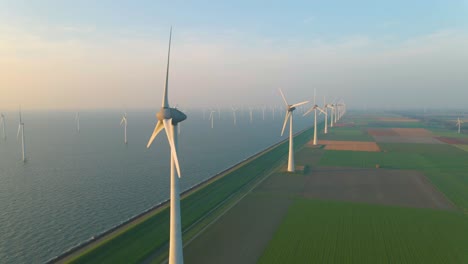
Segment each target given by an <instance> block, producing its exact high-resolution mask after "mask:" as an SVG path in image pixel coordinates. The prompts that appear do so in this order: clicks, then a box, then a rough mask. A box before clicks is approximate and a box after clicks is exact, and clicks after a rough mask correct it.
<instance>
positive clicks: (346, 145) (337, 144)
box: [308, 140, 380, 152]
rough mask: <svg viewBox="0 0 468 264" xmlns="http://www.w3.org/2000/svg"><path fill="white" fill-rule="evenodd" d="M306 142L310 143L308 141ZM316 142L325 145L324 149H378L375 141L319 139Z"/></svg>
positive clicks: (374, 150)
mask: <svg viewBox="0 0 468 264" xmlns="http://www.w3.org/2000/svg"><path fill="white" fill-rule="evenodd" d="M308 144H309V145H310V144H312V143H311V142H309V143H308ZM318 144H319V145H325V149H327V150H351V151H373V152H379V151H380V148H379V146H378V145H377V143H375V142H364V141H338V140H319V141H318Z"/></svg>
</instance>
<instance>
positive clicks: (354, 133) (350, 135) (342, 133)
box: [319, 127, 374, 141]
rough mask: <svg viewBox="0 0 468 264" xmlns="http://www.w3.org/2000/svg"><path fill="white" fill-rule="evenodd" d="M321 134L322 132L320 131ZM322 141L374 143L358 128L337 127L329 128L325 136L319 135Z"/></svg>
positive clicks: (370, 137)
mask: <svg viewBox="0 0 468 264" xmlns="http://www.w3.org/2000/svg"><path fill="white" fill-rule="evenodd" d="M320 131H321V132H322V131H323V130H320ZM319 139H323V140H345V141H374V138H372V136H371V135H369V134H367V132H366V131H365V130H363V129H362V128H360V127H338V128H336V129H335V128H330V129H329V131H328V133H327V134H326V135H323V134H322V135H320V136H319Z"/></svg>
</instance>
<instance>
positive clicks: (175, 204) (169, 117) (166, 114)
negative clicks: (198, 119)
mask: <svg viewBox="0 0 468 264" xmlns="http://www.w3.org/2000/svg"><path fill="white" fill-rule="evenodd" d="M171 37H172V27H171V33H170V35H169V51H168V53H167V70H166V85H165V87H164V96H163V100H162V107H161V110H160V111H159V112H158V113H157V114H156V118H157V119H158V123H157V124H156V127H155V128H154V131H153V134H152V135H151V138H150V140H149V141H148V145H147V148H149V147H150V146H151V143H152V142H153V140H154V138H155V137H156V136H157V135H158V133H159V132H161V130H163V129H164V130H165V131H166V136H167V140H168V141H169V146H170V148H171V204H170V209H171V212H170V217H171V219H170V235H169V263H170V264H180V263H184V256H183V245H182V225H181V219H180V190H179V177H180V166H179V159H178V157H177V134H176V133H174V127H177V124H179V123H180V122H182V121H184V120H185V119H186V118H187V116H186V115H185V114H184V113H182V112H181V111H179V110H177V109H176V108H171V107H170V106H169V101H168V79H169V58H170V54H171ZM176 172H177V175H178V176H179V177H176Z"/></svg>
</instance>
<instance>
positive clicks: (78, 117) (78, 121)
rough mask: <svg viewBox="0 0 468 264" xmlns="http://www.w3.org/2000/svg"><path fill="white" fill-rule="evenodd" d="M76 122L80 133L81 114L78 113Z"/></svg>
mask: <svg viewBox="0 0 468 264" xmlns="http://www.w3.org/2000/svg"><path fill="white" fill-rule="evenodd" d="M75 121H76V131H77V132H78V133H80V112H76V115H75Z"/></svg>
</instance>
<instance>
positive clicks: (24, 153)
mask: <svg viewBox="0 0 468 264" xmlns="http://www.w3.org/2000/svg"><path fill="white" fill-rule="evenodd" d="M20 132H21V150H22V152H23V162H26V142H25V140H24V122H23V119H22V117H21V108H20V111H19V125H18V133H17V134H16V139H18V138H19V135H20Z"/></svg>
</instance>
